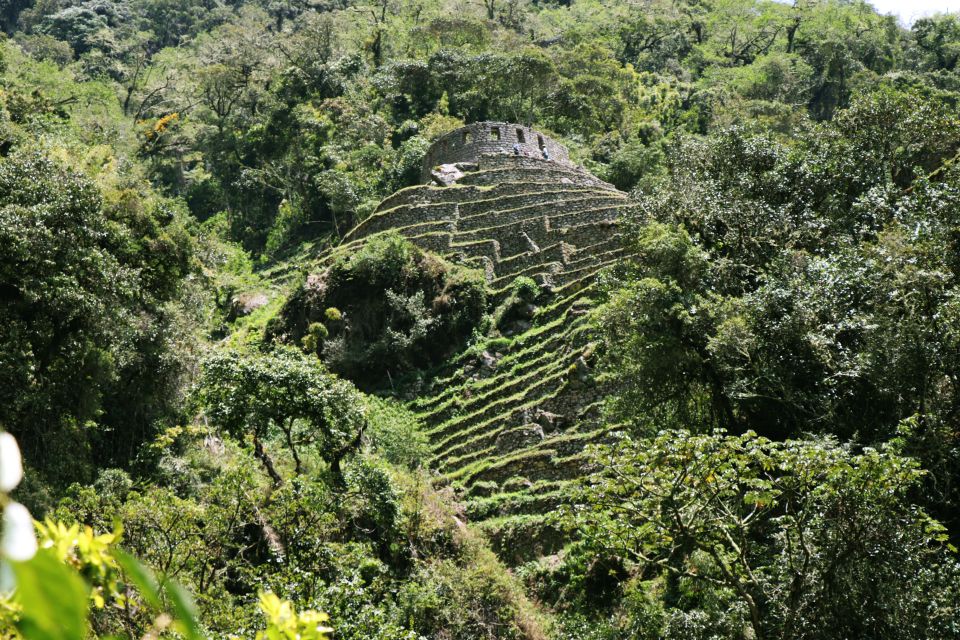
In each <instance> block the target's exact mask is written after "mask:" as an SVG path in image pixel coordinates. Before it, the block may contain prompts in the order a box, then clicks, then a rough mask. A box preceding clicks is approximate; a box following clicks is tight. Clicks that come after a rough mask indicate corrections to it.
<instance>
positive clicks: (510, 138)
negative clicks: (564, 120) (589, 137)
mask: <svg viewBox="0 0 960 640" xmlns="http://www.w3.org/2000/svg"><path fill="white" fill-rule="evenodd" d="M514 146H516V147H517V148H518V150H519V151H520V154H519V155H520V156H521V157H528V158H543V152H544V151H546V152H547V156H548V157H549V159H550V160H551V161H553V162H556V163H559V164H562V165H568V166H572V165H571V163H570V156H569V153H567V149H566V147H564V146H563V145H562V144H560V143H559V142H556V141H555V140H551V139H550V138H548V137H547V136H545V135H543V134H542V133H540V132H539V131H537V130H536V129H532V128H530V127H527V126H524V125H521V124H513V123H510V122H476V123H474V124H469V125H467V126H465V127H461V128H459V129H457V130H456V131H451V132H450V133H448V134H446V135H445V136H443V137H441V138H440V139H439V140H437V141H436V142H434V143H433V145H432V146H431V147H430V149H429V150H428V151H427V154H426V156H425V157H424V160H423V169H422V171H421V174H420V177H421V181H422V182H429V181H430V172H431V171H432V170H433V168H434V167H436V166H437V165H441V164H453V163H457V162H468V163H477V162H479V160H480V157H481V156H482V155H484V154H504V155H516V154H515V153H514Z"/></svg>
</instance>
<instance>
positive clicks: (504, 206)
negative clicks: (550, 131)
mask: <svg viewBox="0 0 960 640" xmlns="http://www.w3.org/2000/svg"><path fill="white" fill-rule="evenodd" d="M485 195H487V194H485ZM587 197H593V198H598V199H604V200H609V201H611V202H622V199H621V198H617V197H616V196H613V195H611V194H610V193H607V192H604V191H600V190H595V189H583V188H580V189H559V190H556V191H536V192H532V193H519V194H514V195H500V196H498V197H492V198H483V199H480V200H461V201H460V202H459V208H460V218H461V224H465V225H467V226H465V227H464V228H465V229H473V228H476V227H477V226H478V224H479V223H478V222H476V220H477V219H483V218H486V217H491V216H493V215H495V214H496V213H499V212H502V211H512V210H516V209H522V208H525V207H528V206H531V205H537V204H539V205H542V206H547V205H550V204H556V203H563V202H569V201H571V200H576V199H583V198H587Z"/></svg>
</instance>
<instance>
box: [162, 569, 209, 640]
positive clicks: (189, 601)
mask: <svg viewBox="0 0 960 640" xmlns="http://www.w3.org/2000/svg"><path fill="white" fill-rule="evenodd" d="M164 588H165V589H166V592H167V595H168V596H169V597H170V602H171V604H172V605H173V613H174V617H175V618H176V620H177V622H178V623H179V624H178V625H177V626H178V627H179V630H180V632H181V633H183V634H184V635H185V636H187V638H188V639H189V640H203V635H202V634H201V633H200V624H199V623H198V622H197V610H196V607H195V606H194V604H193V598H191V597H190V594H189V593H188V592H187V590H186V589H184V588H183V587H181V586H180V585H179V584H177V583H176V582H172V581H167V582H166V583H164Z"/></svg>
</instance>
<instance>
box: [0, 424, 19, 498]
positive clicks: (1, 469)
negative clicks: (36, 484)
mask: <svg viewBox="0 0 960 640" xmlns="http://www.w3.org/2000/svg"><path fill="white" fill-rule="evenodd" d="M22 479H23V461H22V460H21V458H20V447H19V446H17V439H16V438H14V437H13V436H12V435H10V434H9V433H7V432H3V433H0V491H3V492H4V493H10V492H11V491H13V490H14V488H15V487H16V486H17V485H18V484H20V481H21V480H22Z"/></svg>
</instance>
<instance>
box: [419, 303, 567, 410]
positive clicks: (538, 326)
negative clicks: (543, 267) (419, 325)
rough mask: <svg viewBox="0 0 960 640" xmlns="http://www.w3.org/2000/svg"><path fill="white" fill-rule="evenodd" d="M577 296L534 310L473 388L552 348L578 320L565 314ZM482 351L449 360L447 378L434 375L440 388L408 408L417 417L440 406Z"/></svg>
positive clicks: (458, 386) (496, 380)
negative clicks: (490, 370) (493, 372)
mask: <svg viewBox="0 0 960 640" xmlns="http://www.w3.org/2000/svg"><path fill="white" fill-rule="evenodd" d="M580 297H581V294H579V293H578V294H575V295H571V296H566V297H560V298H558V299H557V300H556V301H555V302H553V303H552V304H550V305H549V306H546V307H543V308H541V309H540V310H538V311H537V313H536V314H535V316H534V322H535V324H534V326H533V327H532V328H530V329H528V330H527V331H526V332H524V333H523V334H520V335H519V336H516V337H515V338H513V339H512V340H511V341H510V351H509V352H508V353H507V354H506V355H505V356H504V357H503V358H502V359H501V360H500V362H499V365H498V367H497V369H498V372H497V375H496V376H494V377H493V378H484V379H482V380H480V381H477V382H476V383H474V384H473V385H471V386H472V388H473V389H474V390H476V389H483V388H485V387H488V386H493V385H495V384H500V380H501V379H502V378H503V377H505V376H507V375H510V374H511V373H512V372H514V369H513V368H512V367H514V366H515V363H520V364H521V366H522V365H523V364H524V363H525V362H527V361H528V360H529V358H530V356H531V355H532V354H539V353H540V352H541V351H542V350H544V349H547V350H552V349H554V348H555V347H556V346H557V345H558V343H559V341H560V340H562V337H563V336H564V335H568V334H570V333H571V332H572V331H573V329H574V328H575V327H577V326H579V325H580V324H581V323H582V320H583V318H578V317H571V318H567V317H566V314H567V312H568V311H569V309H570V307H571V306H572V305H573V304H574V303H576V302H577V301H578V300H579V299H580ZM558 329H559V330H560V331H558ZM488 342H489V341H488ZM482 350H483V347H482V346H481V347H480V348H478V349H475V350H468V351H466V352H464V353H463V354H461V355H460V356H459V357H458V358H455V359H454V360H452V361H450V363H449V364H448V366H447V368H448V369H450V370H453V373H451V374H450V375H448V376H447V377H442V376H438V377H436V378H435V379H434V381H435V385H436V386H438V387H439V388H441V389H442V391H441V392H440V393H438V394H437V395H435V396H431V397H429V398H421V399H418V400H415V401H414V402H413V403H412V404H411V409H412V410H413V411H414V412H415V413H417V414H418V415H420V416H421V417H425V416H427V415H428V414H430V413H432V412H433V411H435V410H437V409H438V408H442V405H443V404H445V403H446V402H449V401H451V400H453V398H452V396H455V395H456V394H459V393H462V391H463V389H464V385H463V383H462V371H461V367H462V366H463V365H464V364H465V363H466V362H468V361H470V360H472V358H473V357H474V355H473V353H474V352H475V353H480V351H482Z"/></svg>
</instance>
